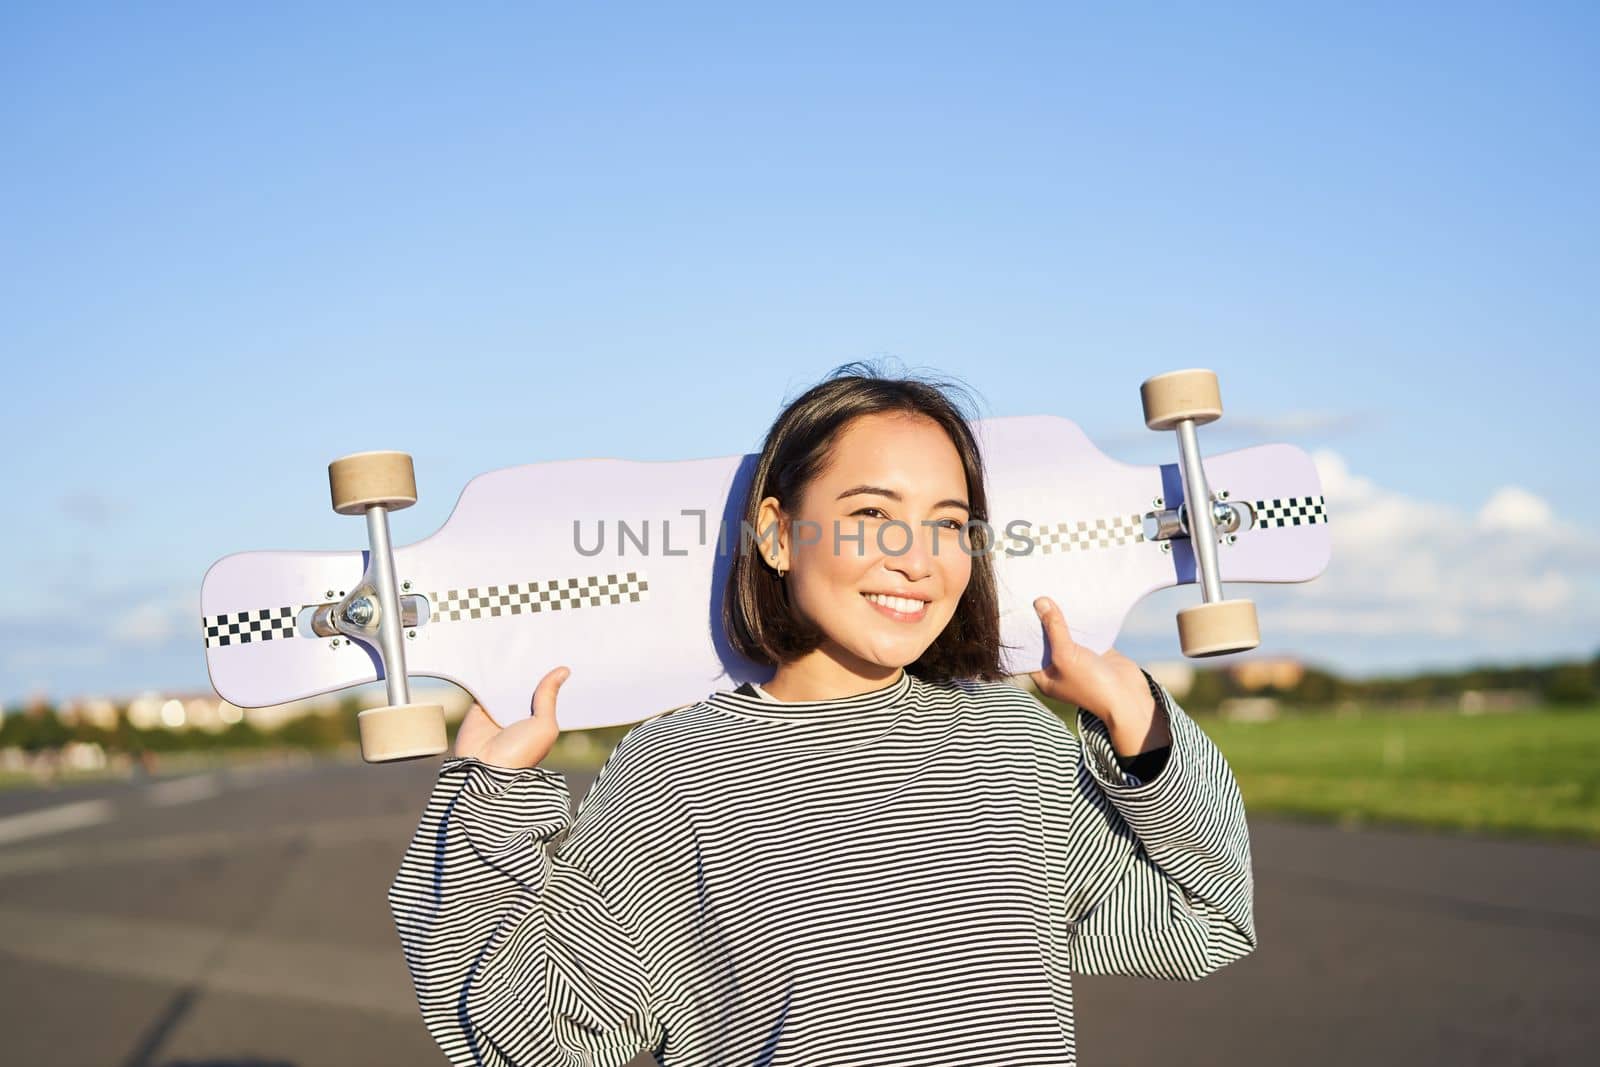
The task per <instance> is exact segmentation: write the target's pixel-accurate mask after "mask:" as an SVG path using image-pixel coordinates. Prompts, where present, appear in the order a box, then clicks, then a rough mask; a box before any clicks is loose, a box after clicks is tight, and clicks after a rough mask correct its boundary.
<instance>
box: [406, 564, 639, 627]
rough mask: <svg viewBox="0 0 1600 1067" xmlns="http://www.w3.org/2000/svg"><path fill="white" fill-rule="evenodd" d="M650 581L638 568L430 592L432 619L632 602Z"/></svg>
mask: <svg viewBox="0 0 1600 1067" xmlns="http://www.w3.org/2000/svg"><path fill="white" fill-rule="evenodd" d="M649 589H650V583H649V582H648V581H646V580H645V579H644V577H643V576H642V575H640V574H639V572H637V571H629V572H627V573H626V574H620V575H619V574H606V575H598V574H590V575H585V576H583V577H581V578H552V579H549V580H547V581H542V582H541V581H532V582H521V583H518V582H513V583H511V584H510V585H503V586H502V585H490V586H481V587H480V586H473V587H471V588H469V589H451V590H449V591H448V592H445V593H443V594H439V593H430V594H429V595H428V600H429V601H430V602H431V603H432V604H433V616H432V617H433V621H435V622H446V621H448V622H457V621H459V620H461V619H492V618H497V617H499V616H502V615H521V614H523V613H524V612H535V611H563V610H570V609H573V608H580V607H599V606H601V605H603V604H632V603H638V602H639V601H641V600H644V599H645V598H646V594H647V593H648V592H649Z"/></svg>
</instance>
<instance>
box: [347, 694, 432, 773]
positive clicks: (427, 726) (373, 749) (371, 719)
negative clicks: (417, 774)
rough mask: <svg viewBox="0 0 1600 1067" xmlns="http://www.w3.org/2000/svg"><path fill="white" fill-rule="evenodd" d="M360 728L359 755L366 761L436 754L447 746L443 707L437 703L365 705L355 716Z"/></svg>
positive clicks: (417, 757) (384, 760) (383, 760)
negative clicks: (389, 705) (364, 709)
mask: <svg viewBox="0 0 1600 1067" xmlns="http://www.w3.org/2000/svg"><path fill="white" fill-rule="evenodd" d="M356 724H357V725H358V726H359V727H360V728H361V758H362V759H364V760H366V761H367V762H368V763H392V762H394V761H395V760H405V759H421V758H422V757H423V756H437V755H439V754H440V753H442V752H444V751H446V750H447V749H448V748H449V747H450V741H449V739H448V738H447V737H446V736H445V729H444V708H442V707H440V706H439V705H438V704H395V705H393V706H391V707H387V708H368V709H367V710H366V711H363V712H361V713H360V714H358V715H357V716H356Z"/></svg>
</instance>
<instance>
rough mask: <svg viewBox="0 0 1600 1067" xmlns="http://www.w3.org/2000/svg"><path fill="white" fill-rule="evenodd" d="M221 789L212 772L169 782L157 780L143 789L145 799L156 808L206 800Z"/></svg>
mask: <svg viewBox="0 0 1600 1067" xmlns="http://www.w3.org/2000/svg"><path fill="white" fill-rule="evenodd" d="M220 792H222V790H221V789H220V788H219V787H218V786H217V776H216V775H214V774H197V775H194V776H192V777H189V778H177V779H174V780H173V781H170V782H157V783H156V784H155V785H152V786H150V787H149V788H147V789H146V790H145V791H144V795H145V800H146V801H147V802H149V803H150V804H152V805H154V806H155V807H158V808H167V807H171V806H172V805H174V804H188V803H191V802H193V801H196V800H208V799H210V798H211V797H214V796H216V795H217V794H218V793H220Z"/></svg>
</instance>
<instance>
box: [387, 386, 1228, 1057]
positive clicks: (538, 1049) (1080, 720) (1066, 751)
mask: <svg viewBox="0 0 1600 1067" xmlns="http://www.w3.org/2000/svg"><path fill="white" fill-rule="evenodd" d="M855 368H856V365H847V366H846V367H844V368H840V370H838V371H835V372H834V374H832V375H830V376H829V377H828V378H827V379H825V380H824V381H823V382H822V383H820V384H818V385H817V386H815V387H813V388H812V389H811V390H810V391H808V392H807V393H805V394H804V395H803V396H801V397H800V398H799V399H798V400H796V401H795V402H794V403H792V404H791V405H789V406H788V407H787V408H786V409H785V410H784V412H783V413H782V414H781V415H780V416H779V417H778V419H777V421H776V423H775V424H774V425H773V426H772V428H771V430H770V432H769V433H768V435H767V438H766V442H765V444H764V445H763V447H762V450H761V455H760V460H759V463H758V465H757V467H756V471H755V474H754V477H753V479H752V482H751V487H750V493H749V497H748V499H747V500H746V501H745V506H744V509H743V513H742V514H743V516H744V518H745V519H746V520H747V521H749V523H750V525H751V529H752V530H754V531H756V533H757V535H758V537H759V538H760V539H759V540H758V541H756V542H755V543H754V544H753V545H751V546H750V547H751V548H752V551H748V552H743V551H741V552H740V553H739V554H738V555H737V556H736V558H735V559H734V560H733V561H732V569H731V572H730V575H729V580H728V585H727V588H726V593H725V599H724V603H723V625H724V627H725V629H726V632H727V636H728V640H729V642H730V643H731V644H732V646H733V647H734V648H735V649H737V650H738V651H739V652H740V653H741V654H743V655H744V656H745V657H747V658H749V659H750V660H752V661H754V662H755V663H757V664H762V665H765V666H768V667H771V668H773V671H774V673H773V675H772V677H771V679H770V680H769V681H768V682H766V683H765V684H764V685H761V686H756V685H753V684H750V683H746V684H745V685H743V686H740V687H739V688H738V689H735V690H731V691H719V692H715V693H711V694H709V695H708V696H707V697H706V698H705V700H703V701H701V702H699V703H696V704H692V705H690V706H688V707H685V708H680V709H678V710H676V711H674V712H672V713H669V714H666V715H661V716H657V717H655V718H653V719H649V720H647V721H645V722H643V723H641V724H640V725H638V726H637V727H635V728H634V729H633V730H632V731H630V732H629V733H628V735H627V736H626V737H624V738H623V740H622V741H621V743H620V744H618V746H617V747H616V749H615V750H614V751H613V752H612V754H611V756H610V757H609V758H608V759H607V761H606V763H605V766H604V767H603V768H602V769H601V772H600V775H599V777H598V778H597V779H596V781H595V784H594V786H593V788H592V789H591V790H590V792H589V794H588V796H587V797H586V798H585V800H584V802H583V805H582V807H581V808H580V810H579V812H578V814H577V816H576V818H575V819H571V820H570V821H569V816H568V793H567V787H566V784H565V782H564V780H563V779H562V776H561V775H559V774H556V773H554V772H552V771H550V770H547V769H545V768H543V767H540V766H538V764H539V761H540V760H541V759H543V758H544V756H545V755H546V754H547V753H548V751H549V750H550V747H551V745H552V744H553V742H554V741H555V738H556V735H557V727H556V722H555V707H556V694H557V691H558V690H559V688H560V686H561V683H562V682H563V681H564V680H565V678H566V677H567V674H568V672H567V670H566V668H564V667H558V668H556V669H555V670H552V671H551V672H550V673H548V674H546V675H545V676H544V677H543V678H542V679H541V680H540V681H539V683H538V685H537V687H536V688H535V690H534V693H533V716H532V717H531V718H529V719H526V720H523V721H520V722H517V723H515V724H513V725H511V726H509V727H506V728H505V729H500V728H499V727H497V726H496V725H495V724H494V722H493V721H492V720H490V719H489V717H488V716H487V715H486V714H485V713H484V712H483V711H482V709H481V708H479V707H477V706H476V705H474V706H473V708H472V709H471V710H470V711H469V713H468V716H467V718H466V719H465V720H464V721H463V722H462V724H461V727H460V730H459V733H458V735H457V738H456V749H455V754H454V756H452V757H449V758H446V759H445V761H444V763H443V766H442V767H441V769H440V772H439V777H438V781H437V784H436V785H435V787H434V791H433V794H432V796H431V797H430V798H429V800H428V804H427V809H426V811H425V813H424V815H423V817H422V822H421V825H420V826H419V827H418V830H417V833H416V835H415V837H414V838H413V840H412V842H411V845H410V848H409V850H408V851H407V852H406V855H405V858H404V861H403V863H402V865H401V868H400V871H399V873H398V875H397V876H396V878H395V880H394V884H393V886H392V887H391V889H390V893H389V902H390V906H391V908H392V910H393V912H394V918H395V924H396V927H397V929H398V931H399V934H400V939H401V942H402V945H403V947H404V951H405V958H406V963H407V965H408V966H409V968H410V970H411V974H412V979H413V981H414V983H415V986H416V991H417V997H418V1000H419V1003H420V1005H421V1009H422V1015H423V1018H424V1020H425V1022H426V1023H427V1026H428V1029H429V1031H430V1032H431V1033H432V1034H433V1036H434V1038H435V1039H436V1040H437V1041H438V1043H439V1045H440V1047H441V1048H442V1049H443V1050H444V1052H445V1053H446V1055H447V1056H448V1057H449V1058H450V1060H451V1061H452V1062H454V1063H458V1064H466V1063H472V1064H494V1065H497V1067H511V1065H515V1067H544V1065H556V1064H565V1065H578V1064H624V1063H627V1062H628V1061H629V1060H630V1059H632V1058H633V1057H634V1056H635V1055H636V1054H638V1053H639V1052H641V1051H646V1050H648V1051H651V1052H653V1053H654V1054H655V1057H656V1059H657V1061H658V1062H659V1063H662V1064H762V1065H768V1064H770V1065H780V1064H807V1065H812V1064H814V1065H818V1067H832V1065H836V1064H858V1063H859V1064H873V1065H886V1064H938V1065H939V1067H955V1065H958V1064H974V1065H976V1064H983V1065H985V1067H987V1065H992V1064H1005V1065H1007V1067H1020V1065H1028V1064H1051V1065H1057V1067H1058V1065H1061V1064H1071V1063H1073V1062H1075V1060H1074V1055H1075V1053H1074V1039H1073V1013H1072V976H1073V975H1074V974H1085V973H1088V974H1128V975H1141V976H1145V977H1150V978H1166V979H1198V978H1201V977H1203V976H1205V975H1207V974H1209V973H1211V972H1212V971H1214V970H1216V969H1217V968H1219V967H1221V966H1223V965H1224V964H1226V963H1229V962H1230V961H1233V960H1236V959H1239V958H1240V957H1242V956H1244V955H1245V954H1246V953H1248V952H1250V951H1251V950H1252V949H1253V948H1254V947H1255V943H1256V936H1255V929H1254V922H1253V915H1252V880H1251V867H1250V844H1249V836H1248V832H1247V828H1246V824H1245V812H1244V807H1243V804H1242V802H1241V800H1240V796H1239V790H1238V787H1237V785H1236V784H1235V782H1234V779H1233V775H1232V773H1231V771H1230V770H1229V768H1228V765H1227V763H1226V762H1225V761H1224V759H1223V758H1222V755H1221V753H1219V752H1218V751H1217V749H1216V748H1215V746H1213V745H1212V744H1211V742H1210V740H1209V739H1208V738H1207V737H1206V736H1205V734H1204V733H1202V732H1201V730H1200V729H1199V728H1198V727H1197V726H1196V725H1195V724H1194V722H1193V720H1191V719H1190V718H1189V717H1188V716H1186V715H1185V714H1184V713H1183V711H1182V710H1181V709H1180V708H1179V707H1178V705H1177V704H1176V703H1175V702H1174V701H1173V700H1172V698H1171V695H1170V694H1168V693H1167V692H1166V690H1165V689H1164V688H1163V687H1161V686H1160V685H1159V684H1158V683H1157V682H1156V681H1155V680H1154V679H1152V678H1151V677H1150V676H1149V675H1148V674H1146V673H1145V672H1144V671H1143V670H1141V669H1140V668H1139V667H1138V666H1137V665H1136V664H1134V663H1133V662H1132V661H1130V660H1128V659H1127V658H1125V657H1123V656H1121V655H1119V654H1118V653H1116V652H1115V651H1108V652H1106V653H1104V654H1102V655H1096V654H1094V653H1091V652H1089V651H1088V650H1087V649H1084V648H1082V647H1080V646H1078V645H1077V644H1075V643H1074V642H1073V641H1072V639H1071V637H1070V636H1069V634H1068V631H1067V624H1066V621H1065V619H1064V617H1063V615H1062V612H1061V610H1060V609H1059V608H1058V607H1057V606H1056V605H1054V604H1053V603H1050V602H1049V601H1048V600H1046V599H1044V598H1041V599H1040V601H1039V602H1038V603H1036V605H1035V607H1036V609H1037V610H1038V611H1039V615H1040V620H1041V625H1042V626H1044V628H1045V633H1046V636H1047V639H1048V640H1047V647H1048V649H1049V662H1048V664H1047V665H1046V666H1045V667H1044V668H1043V669H1042V670H1036V671H1032V672H1031V673H1030V676H1031V678H1032V680H1033V682H1034V683H1035V685H1036V686H1037V687H1038V688H1039V689H1040V690H1041V691H1042V692H1044V693H1046V694H1048V695H1051V696H1054V697H1057V698H1059V699H1061V700H1063V701H1067V702H1069V703H1071V704H1073V705H1076V706H1077V708H1078V709H1079V711H1078V715H1077V725H1078V736H1075V735H1074V734H1073V732H1072V731H1071V730H1070V729H1069V728H1068V727H1067V726H1066V725H1065V724H1064V723H1062V722H1061V721H1060V719H1058V718H1057V717H1056V716H1055V715H1054V714H1053V713H1052V712H1050V711H1049V710H1048V709H1047V708H1046V707H1045V706H1044V705H1043V704H1041V703H1040V702H1039V701H1038V700H1037V699H1036V698H1035V697H1034V696H1033V695H1032V694H1031V693H1029V692H1027V691H1026V690H1024V689H1022V688H1020V687H1019V686H1017V685H1014V684H1012V683H1011V682H1010V681H1008V680H1007V679H1008V677H1009V675H1008V672H1007V669H1006V667H1007V665H1006V664H1005V663H1004V662H1003V660H1002V656H1001V648H1000V642H999V621H998V608H997V603H996V595H995V584H994V576H993V570H992V567H991V563H990V555H989V552H990V551H991V550H992V549H993V547H994V546H992V545H986V544H984V543H983V540H982V537H981V533H982V530H983V528H982V527H979V526H976V525H972V523H973V522H975V520H979V519H982V520H986V521H987V520H989V519H990V518H991V517H990V516H989V514H988V503H987V499H986V496H985V492H984V478H983V466H982V461H981V458H980V456H979V451H978V447H977V444H976V442H975V440H974V438H973V435H972V433H971V430H970V428H969V424H968V421H967V417H966V416H965V415H964V414H963V413H962V412H961V410H960V409H959V408H958V407H957V406H956V403H955V402H954V401H953V400H951V399H950V397H949V396H947V395H946V392H947V390H948V389H949V387H948V386H947V385H936V384H930V383H927V382H923V381H918V380H909V379H891V378H883V377H878V376H876V375H874V374H862V373H842V372H844V371H847V370H851V371H853V370H854V369H855ZM998 518H999V519H1000V522H998V523H997V524H996V525H1000V526H1003V521H1004V520H1005V519H1006V518H1009V517H998ZM756 549H758V550H759V551H756ZM1080 737H1081V740H1080ZM547 845H548V846H549V849H548V852H547V849H546V846H547Z"/></svg>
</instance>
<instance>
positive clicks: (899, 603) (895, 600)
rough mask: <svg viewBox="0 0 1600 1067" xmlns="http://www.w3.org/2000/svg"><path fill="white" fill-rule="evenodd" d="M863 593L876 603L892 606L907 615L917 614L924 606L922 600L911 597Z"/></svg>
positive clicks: (887, 606)
mask: <svg viewBox="0 0 1600 1067" xmlns="http://www.w3.org/2000/svg"><path fill="white" fill-rule="evenodd" d="M862 595H863V596H865V597H866V598H867V599H868V600H870V601H872V602H873V603H875V604H882V605H883V606H884V607H886V608H892V609H894V610H895V611H898V612H902V613H903V614H906V615H915V614H916V613H917V612H919V611H921V610H922V607H923V602H922V601H920V600H913V599H911V598H910V597H903V596H883V595H882V594H881V593H863V594H862Z"/></svg>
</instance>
